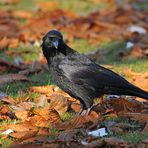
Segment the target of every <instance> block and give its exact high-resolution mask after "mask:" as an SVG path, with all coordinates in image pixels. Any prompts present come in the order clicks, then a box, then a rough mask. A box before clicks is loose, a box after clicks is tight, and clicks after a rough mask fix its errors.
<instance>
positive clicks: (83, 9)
mask: <svg viewBox="0 0 148 148" xmlns="http://www.w3.org/2000/svg"><path fill="white" fill-rule="evenodd" d="M49 1H51V2H57V3H59V4H58V8H60V9H64V10H71V11H74V12H75V13H78V14H81V15H87V14H88V13H89V12H92V11H95V10H96V9H102V8H108V6H109V5H108V4H107V3H105V2H102V3H93V2H91V1H89V0H85V1H84V0H78V1H75V0H69V1H65V0H64V1H61V0H29V1H28V0H21V1H20V2H19V3H18V4H16V5H0V8H1V9H5V10H8V9H11V10H29V11H32V10H36V9H37V7H36V3H37V2H49ZM28 3H29V5H28Z"/></svg>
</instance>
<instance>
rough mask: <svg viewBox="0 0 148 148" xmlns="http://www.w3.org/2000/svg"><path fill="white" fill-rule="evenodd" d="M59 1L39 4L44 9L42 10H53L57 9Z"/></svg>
mask: <svg viewBox="0 0 148 148" xmlns="http://www.w3.org/2000/svg"><path fill="white" fill-rule="evenodd" d="M58 5H59V4H58V3H57V2H38V3H37V6H38V7H39V8H40V9H42V10H49V9H50V10H53V9H56V8H57V7H58Z"/></svg>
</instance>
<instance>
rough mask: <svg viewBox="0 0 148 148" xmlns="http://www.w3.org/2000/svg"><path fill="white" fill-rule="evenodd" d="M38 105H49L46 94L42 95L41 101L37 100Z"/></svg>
mask: <svg viewBox="0 0 148 148" xmlns="http://www.w3.org/2000/svg"><path fill="white" fill-rule="evenodd" d="M36 105H37V107H47V106H48V105H49V103H48V101H47V98H46V96H45V95H41V96H40V97H39V101H38V102H37V104H36Z"/></svg>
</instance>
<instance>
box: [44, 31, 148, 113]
mask: <svg viewBox="0 0 148 148" xmlns="http://www.w3.org/2000/svg"><path fill="white" fill-rule="evenodd" d="M42 50H43V54H44V56H45V57H46V59H47V62H48V66H49V70H50V72H51V75H52V77H53V81H54V82H55V83H56V84H57V85H58V86H59V87H60V88H61V89H63V90H64V91H65V92H67V93H68V94H69V95H70V96H72V97H74V98H76V99H78V100H79V101H80V104H81V110H80V112H79V113H80V114H81V113H82V112H83V110H87V114H88V113H89V112H90V109H91V107H92V105H93V99H94V98H98V97H100V96H102V95H104V94H112V95H129V96H137V97H141V98H145V99H148V92H146V91H144V90H142V89H140V88H138V87H136V86H134V85H133V84H131V83H129V82H128V81H127V80H125V79H124V78H123V77H121V76H120V75H118V74H116V73H115V72H113V71H111V70H109V69H107V68H104V67H102V66H100V65H98V64H96V63H95V62H93V61H92V60H90V59H89V58H88V57H87V56H85V55H83V54H80V53H78V52H77V51H75V50H73V49H72V48H70V47H69V46H67V45H66V44H65V43H64V41H63V36H62V34H61V33H60V32H59V31H57V30H51V31H49V32H48V33H47V34H46V35H45V36H44V37H43V43H42Z"/></svg>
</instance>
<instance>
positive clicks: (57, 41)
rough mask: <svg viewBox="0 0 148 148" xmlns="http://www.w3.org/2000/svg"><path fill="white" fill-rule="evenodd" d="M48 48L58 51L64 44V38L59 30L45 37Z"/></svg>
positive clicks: (44, 41) (44, 40) (48, 33)
mask: <svg viewBox="0 0 148 148" xmlns="http://www.w3.org/2000/svg"><path fill="white" fill-rule="evenodd" d="M43 44H44V45H45V46H46V48H52V49H53V48H55V49H58V48H59V47H60V46H61V45H62V44H63V36H62V34H61V33H60V32H59V31H57V30H51V31H49V32H47V34H46V35H45V36H44V37H43Z"/></svg>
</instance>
